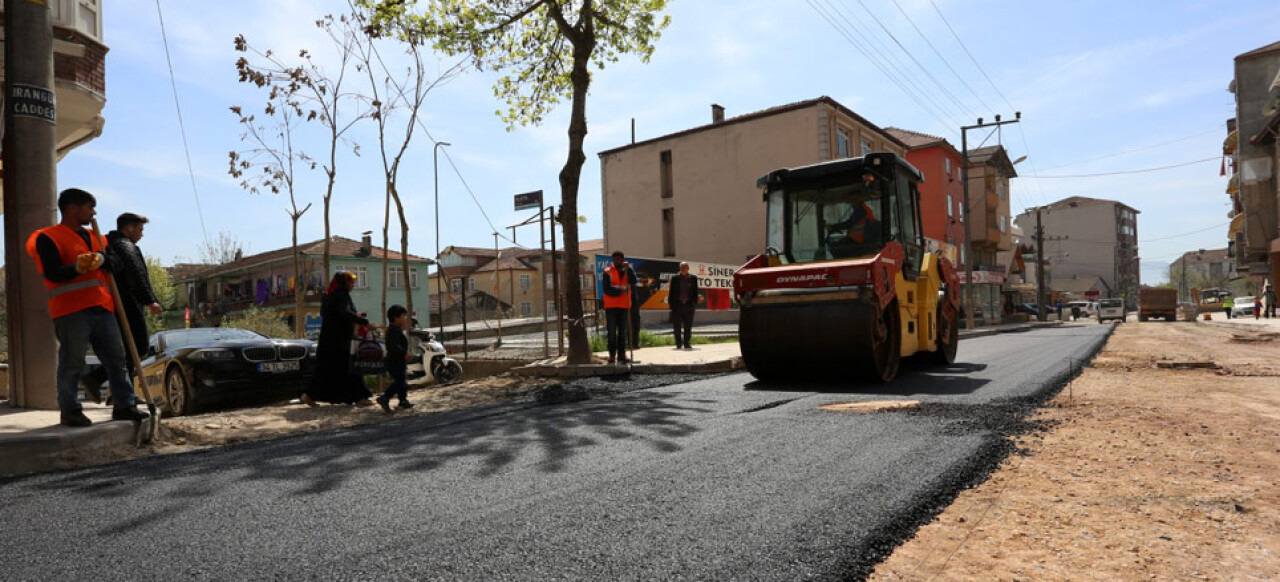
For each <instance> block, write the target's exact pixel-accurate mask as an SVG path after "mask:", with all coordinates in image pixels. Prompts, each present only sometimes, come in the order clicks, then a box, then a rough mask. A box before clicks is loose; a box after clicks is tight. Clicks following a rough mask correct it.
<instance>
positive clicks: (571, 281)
mask: <svg viewBox="0 0 1280 582" xmlns="http://www.w3.org/2000/svg"><path fill="white" fill-rule="evenodd" d="M594 49H595V38H594V36H593V35H591V34H590V33H588V34H585V35H583V37H582V38H581V39H580V40H579V41H578V42H577V43H575V44H574V48H573V72H572V73H570V79H572V80H573V112H572V115H571V116H570V118H569V157H568V159H567V160H566V161H565V164H564V168H562V169H561V170H560V205H561V208H562V212H561V223H560V224H561V227H562V228H564V254H565V265H566V266H565V269H566V272H568V271H569V270H570V269H571V270H572V271H573V273H574V276H573V277H566V280H565V283H567V285H565V302H566V303H568V305H567V306H566V307H567V309H568V315H569V355H568V363H570V364H589V363H591V344H590V342H589V340H588V339H587V327H586V322H585V320H584V319H583V317H582V277H580V276H578V273H580V272H581V271H580V269H581V264H582V261H581V258H580V256H579V254H578V185H579V182H580V181H581V178H582V165H583V164H584V163H586V161H587V156H586V154H584V153H583V151H582V144H583V142H584V141H585V140H586V137H587V87H588V86H589V85H590V84H591V74H590V73H589V72H588V70H587V65H588V63H589V62H590V58H591V51H592V50H594Z"/></svg>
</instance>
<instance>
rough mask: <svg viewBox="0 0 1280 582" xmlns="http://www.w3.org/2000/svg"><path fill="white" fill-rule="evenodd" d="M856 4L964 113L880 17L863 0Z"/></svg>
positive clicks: (946, 90)
mask: <svg viewBox="0 0 1280 582" xmlns="http://www.w3.org/2000/svg"><path fill="white" fill-rule="evenodd" d="M858 5H859V6H862V9H863V10H864V11H865V12H866V13H867V15H868V16H870V17H871V19H872V20H874V21H875V23H876V24H877V25H879V26H880V30H882V31H884V33H885V34H887V35H889V38H890V39H891V40H893V43H894V44H896V45H898V48H899V49H902V52H903V53H906V55H907V58H909V59H911V62H913V63H915V64H916V66H917V67H919V68H920V70H921V71H923V72H924V74H925V76H926V77H929V80H931V81H933V84H934V85H937V86H938V88H939V89H942V92H943V93H946V95H947V97H950V98H951V103H952V104H953V105H954V106H955V107H956V108H957V110H959V111H960V114H961V115H965V114H966V113H967V112H966V111H963V108H962V107H961V106H960V100H959V99H957V98H956V96H955V95H952V94H951V91H950V90H948V89H947V87H946V85H943V84H942V83H941V82H939V81H938V79H937V77H934V76H933V73H930V72H929V70H928V69H926V68H925V66H924V65H923V64H921V63H920V61H919V60H918V59H916V57H915V55H913V54H911V51H909V50H907V47H906V46H904V45H903V44H902V41H899V40H898V37H897V36H894V34H893V32H892V31H890V30H889V27H887V26H885V25H884V23H883V22H881V21H880V18H879V17H877V16H876V15H875V13H874V12H872V11H871V9H870V8H867V5H866V3H865V2H863V0H858Z"/></svg>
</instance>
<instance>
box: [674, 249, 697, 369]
mask: <svg viewBox="0 0 1280 582" xmlns="http://www.w3.org/2000/svg"><path fill="white" fill-rule="evenodd" d="M667 305H668V306H669V307H671V327H672V335H674V336H675V338H676V349H677V350H678V349H686V350H691V349H693V347H691V346H690V345H689V338H690V337H692V336H693V311H694V310H695V309H697V308H698V278H697V277H694V276H693V275H690V274H689V263H680V273H679V274H677V275H676V276H674V277H672V278H671V283H670V284H669V285H668V287H667Z"/></svg>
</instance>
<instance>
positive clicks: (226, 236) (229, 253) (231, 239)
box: [200, 230, 249, 265]
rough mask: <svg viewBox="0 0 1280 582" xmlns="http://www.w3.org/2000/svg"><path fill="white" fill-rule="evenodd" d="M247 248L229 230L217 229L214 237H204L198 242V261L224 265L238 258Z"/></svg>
mask: <svg viewBox="0 0 1280 582" xmlns="http://www.w3.org/2000/svg"><path fill="white" fill-rule="evenodd" d="M248 248H249V247H247V246H245V244H244V243H243V242H241V241H240V239H237V238H236V237H235V236H234V235H232V234H231V233H230V232H227V231H225V230H223V231H219V232H218V237H217V238H216V239H214V240H207V239H206V240H205V241H204V242H202V243H200V262H201V263H203V264H206V265H225V264H227V263H230V262H232V261H235V260H237V259H239V258H240V256H241V255H243V254H244V251H245V250H247V249H248Z"/></svg>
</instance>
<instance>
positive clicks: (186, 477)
mask: <svg viewBox="0 0 1280 582" xmlns="http://www.w3.org/2000/svg"><path fill="white" fill-rule="evenodd" d="M677 398H679V395H677V394H663V393H656V392H651V391H642V392H635V393H628V394H622V395H616V396H610V397H607V398H602V399H599V400H587V401H583V402H578V403H573V404H562V405H555V406H533V405H497V406H491V407H485V408H481V409H471V410H459V411H452V412H444V413H439V414H428V415H421V416H414V417H407V418H404V419H402V420H393V421H390V422H383V423H378V424H372V425H362V426H356V427H352V428H349V429H343V430H338V431H334V432H331V433H321V434H311V435H300V436H291V437H285V438H281V439H277V440H272V441H260V442H254V443H246V444H242V445H233V446H230V447H227V448H225V449H213V450H208V451H197V452H192V453H183V454H175V455H162V456H154V457H148V458H144V459H138V460H134V461H126V462H121V463H115V464H110V465H102V466H98V467H91V468H86V469H82V470H76V471H70V472H64V473H58V474H56V475H32V476H29V477H20V478H18V479H16V480H15V481H16V482H22V481H28V480H30V481H33V482H31V483H30V487H31V489H33V490H35V491H37V492H38V491H63V492H68V493H74V494H78V495H82V496H84V497H85V498H88V499H91V500H92V499H98V500H115V501H124V502H126V503H133V502H145V503H146V504H148V505H151V507H152V509H151V510H150V511H149V512H144V513H142V514H141V515H129V514H127V513H125V514H122V518H123V519H122V520H121V521H120V522H119V523H117V524H115V525H113V526H111V527H109V528H107V531H105V532H103V533H111V534H119V533H123V532H127V531H130V530H133V529H135V528H138V527H143V526H145V525H147V524H148V523H152V522H155V521H163V520H169V519H172V518H174V517H177V516H179V515H180V514H182V513H184V512H185V511H187V510H189V509H193V508H197V507H200V506H202V505H203V504H204V503H207V502H215V501H214V499H215V496H214V495H213V494H214V493H215V492H217V491H219V490H223V489H226V488H234V487H238V483H243V482H263V481H266V482H277V483H278V484H279V485H280V486H281V487H283V488H285V489H286V494H289V495H292V496H295V497H298V496H301V497H304V498H305V497H309V496H312V495H316V494H323V493H326V492H329V491H333V490H335V489H339V488H341V487H343V486H345V485H346V484H347V483H348V482H349V481H351V480H352V479H354V478H357V477H362V476H364V475H366V474H368V473H370V472H372V471H375V470H376V471H387V470H391V471H398V472H401V473H427V472H430V471H434V470H437V469H441V468H444V467H450V468H453V469H455V470H457V471H459V472H463V473H469V474H471V475H474V476H476V477H479V478H489V477H495V476H498V475H500V474H502V473H504V472H506V471H509V470H511V469H512V468H514V467H533V468H535V470H537V471H540V472H543V473H557V472H561V471H564V470H566V468H567V465H568V463H569V461H570V460H571V459H573V458H574V457H575V456H577V455H579V454H581V453H582V452H584V451H585V450H586V449H588V448H590V447H593V446H596V445H599V444H603V443H606V442H609V441H613V440H621V439H636V440H637V441H638V442H640V443H643V445H644V446H647V447H649V448H651V449H652V450H654V451H656V452H658V453H674V452H677V451H680V450H682V449H683V445H682V444H681V441H682V440H683V439H684V438H685V437H688V436H690V435H692V434H694V433H696V432H698V430H699V429H698V428H697V426H695V425H694V424H693V423H690V422H686V421H685V418H686V417H689V416H693V415H699V414H706V413H709V412H712V410H711V409H710V408H702V407H698V406H691V405H689V404H688V403H687V401H683V400H682V401H680V403H677V402H676V399H677ZM424 479H426V480H429V479H430V478H429V477H424ZM424 482H425V481H424ZM11 483H12V484H17V483H15V482H11ZM19 486H21V485H19ZM33 494H38V493H33Z"/></svg>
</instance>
